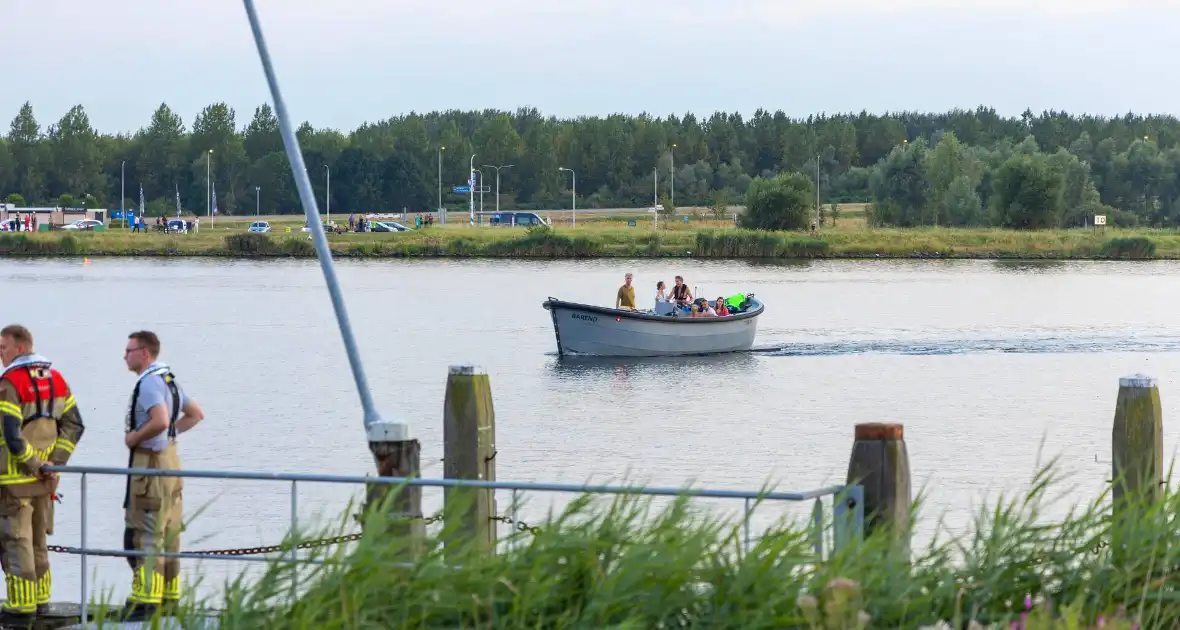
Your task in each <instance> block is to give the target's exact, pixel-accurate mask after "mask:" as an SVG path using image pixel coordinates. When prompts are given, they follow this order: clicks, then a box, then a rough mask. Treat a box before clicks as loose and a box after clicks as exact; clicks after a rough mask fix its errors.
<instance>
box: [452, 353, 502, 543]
mask: <svg viewBox="0 0 1180 630" xmlns="http://www.w3.org/2000/svg"><path fill="white" fill-rule="evenodd" d="M443 442H444V453H443V476H444V477H445V478H447V479H477V480H481V481H495V480H496V460H495V458H496V414H495V411H494V410H493V407H492V385H491V381H490V380H489V379H488V374H487V372H486V371H484V370H483V369H482V368H479V367H476V366H471V365H452V366H451V367H450V369H449V371H448V373H447V393H446V401H445V402H444V409H443ZM495 497H496V494H495V491H493V490H489V489H472V488H447V489H446V491H445V493H444V502H445V504H446V506H445V514H444V519H446V532H447V536H448V537H449V539H450V540H448V542H447V548H448V549H449V550H458V549H459V548H460V547H463V546H466V545H472V546H474V548H475V549H476V550H477V551H478V552H480V553H493V552H495V549H496V521H494V520H492V519H493V517H495V516H496V498H495Z"/></svg>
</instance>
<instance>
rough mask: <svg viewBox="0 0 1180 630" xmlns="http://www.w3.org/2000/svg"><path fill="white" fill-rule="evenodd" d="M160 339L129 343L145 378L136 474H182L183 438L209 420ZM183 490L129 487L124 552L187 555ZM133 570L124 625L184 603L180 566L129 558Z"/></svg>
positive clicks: (138, 388)
mask: <svg viewBox="0 0 1180 630" xmlns="http://www.w3.org/2000/svg"><path fill="white" fill-rule="evenodd" d="M159 357H160V339H159V337H157V336H156V334H155V333H153V332H151V331H146V330H143V331H139V332H134V333H131V334H130V335H128V337H127V347H126V349H125V350H124V351H123V360H124V361H125V362H126V364H127V368H128V369H129V370H131V371H132V372H135V373H136V374H138V375H139V379H138V380H137V381H136V383H135V389H134V390H132V392H131V404H130V405H129V407H128V409H127V434H126V436H125V437H124V440H123V442H124V444H125V445H126V446H127V448H128V449H129V450H130V451H131V453H130V462H129V466H130V467H131V468H156V469H164V470H180V456H179V454H178V453H177V451H176V437H177V436H178V435H180V434H181V433H184V432H186V431H188V430H190V429H192V428H193V427H194V426H196V425H197V423H198V422H200V421H201V420H202V419H204V417H205V414H204V412H203V411H202V410H201V407H200V406H199V405H198V404H197V403H196V401H194V400H193V399H191V398H189V397H188V395H187V394H186V393H185V392H184V390H183V389H181V387H180V384H179V383H177V382H176V377H175V376H173V374H172V370H171V368H169V367H168V365H167V364H166V363H163V362H161V361H160V360H159ZM182 489H183V484H182V483H181V479H180V478H179V477H135V476H129V477H128V479H127V490H126V494H125V495H124V498H123V508H124V510H125V515H124V519H125V526H126V529H125V530H124V533H123V546H124V547H125V548H126V549H128V550H138V551H155V552H157V553H158V552H160V551H167V552H170V553H175V552H179V551H180V530H181V522H182V521H181V519H182V516H183V515H182V510H183V504H182V501H181V494H182ZM127 561H128V563H130V564H131V570H132V580H131V595H130V596H129V597H128V598H127V607H126V609H125V610H126V614H125V618H126V619H128V620H133V619H145V618H150V617H152V616H154V615H155V612H156V609H158V608H160V607H164V608H165V609H167V608H169V607H173V606H175V605H176V604H177V603H178V602H179V600H180V560H179V559H178V558H161V557H156V558H155V560H154V562H152V563H151V564H150V565H149V564H148V563H147V559H146V558H142V557H139V558H127Z"/></svg>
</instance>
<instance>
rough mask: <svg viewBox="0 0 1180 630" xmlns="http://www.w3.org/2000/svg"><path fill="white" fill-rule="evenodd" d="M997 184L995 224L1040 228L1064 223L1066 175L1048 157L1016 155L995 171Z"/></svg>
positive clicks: (1010, 226) (994, 208) (1021, 227)
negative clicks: (1062, 219)
mask: <svg viewBox="0 0 1180 630" xmlns="http://www.w3.org/2000/svg"><path fill="white" fill-rule="evenodd" d="M994 186H995V197H994V206H993V211H994V212H995V215H996V216H995V223H996V225H999V226H1001V227H1007V228H1016V229H1038V228H1050V227H1056V226H1058V225H1060V224H1061V214H1062V210H1063V208H1064V189H1065V178H1064V175H1063V174H1062V173H1061V171H1060V170H1058V169H1057V168H1054V165H1053V164H1052V162H1050V160H1049V159H1048V157H1046V156H1044V155H1041V154H1033V155H1028V154H1025V153H1019V154H1016V155H1013V156H1012V157H1010V158H1008V160H1007V161H1005V162H1004V164H1003V166H1001V167H1000V170H999V171H998V172H997V173H996V178H995V184H994Z"/></svg>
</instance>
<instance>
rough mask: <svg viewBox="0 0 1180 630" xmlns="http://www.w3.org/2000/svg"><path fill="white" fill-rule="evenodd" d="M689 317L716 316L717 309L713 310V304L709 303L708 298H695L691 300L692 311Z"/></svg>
mask: <svg viewBox="0 0 1180 630" xmlns="http://www.w3.org/2000/svg"><path fill="white" fill-rule="evenodd" d="M689 316H690V317H717V311H715V310H713V306H712V305H711V304H709V300H706V299H705V298H697V299H695V300H693V302H692V313H691V314H690V315H689Z"/></svg>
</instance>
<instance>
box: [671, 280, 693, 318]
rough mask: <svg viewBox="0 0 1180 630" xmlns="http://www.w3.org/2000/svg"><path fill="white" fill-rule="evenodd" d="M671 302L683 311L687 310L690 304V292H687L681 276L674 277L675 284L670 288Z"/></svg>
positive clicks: (686, 285)
mask: <svg viewBox="0 0 1180 630" xmlns="http://www.w3.org/2000/svg"><path fill="white" fill-rule="evenodd" d="M672 300H673V301H674V302H676V306H679V307H681V308H683V309H685V310H688V305H689V303H690V302H692V291H689V290H688V283H686V282H685V281H684V278H683V277H681V276H676V284H675V285H673V286H672Z"/></svg>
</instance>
